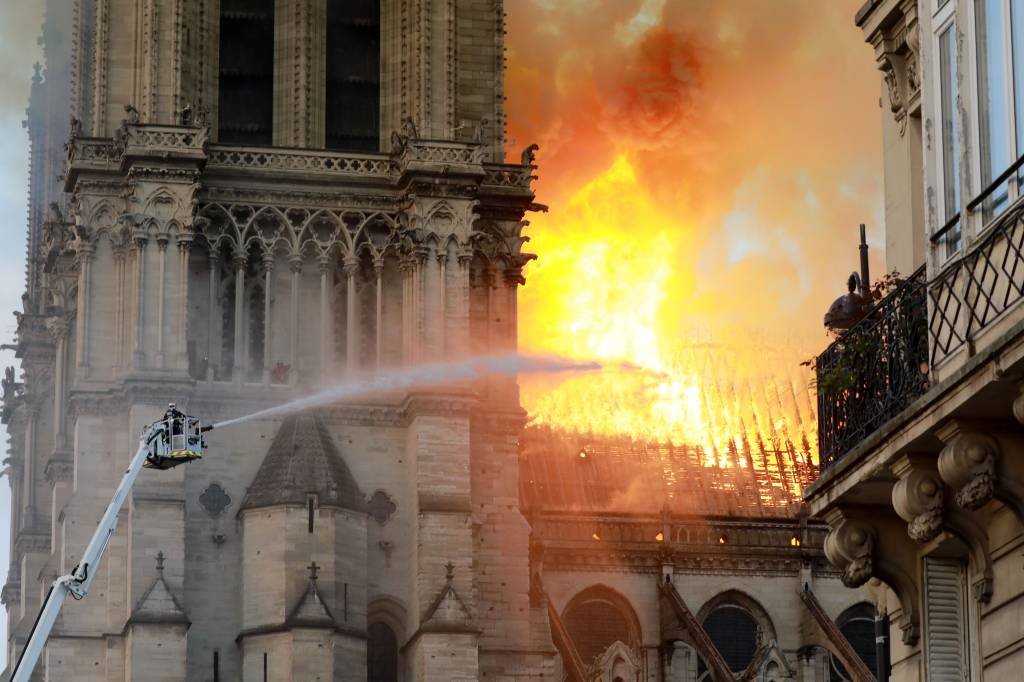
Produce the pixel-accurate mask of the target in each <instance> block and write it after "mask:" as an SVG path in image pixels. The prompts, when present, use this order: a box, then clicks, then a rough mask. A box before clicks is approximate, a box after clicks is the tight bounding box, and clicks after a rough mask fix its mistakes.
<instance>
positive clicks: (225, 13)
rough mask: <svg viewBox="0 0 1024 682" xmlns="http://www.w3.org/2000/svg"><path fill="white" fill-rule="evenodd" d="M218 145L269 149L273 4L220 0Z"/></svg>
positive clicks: (267, 0) (266, 0)
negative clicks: (264, 147)
mask: <svg viewBox="0 0 1024 682" xmlns="http://www.w3.org/2000/svg"><path fill="white" fill-rule="evenodd" d="M218 132H219V137H218V139H219V141H220V142H224V143H227V144H252V145H270V144H272V142H273V134H274V0H221V4H220V104H219V114H218Z"/></svg>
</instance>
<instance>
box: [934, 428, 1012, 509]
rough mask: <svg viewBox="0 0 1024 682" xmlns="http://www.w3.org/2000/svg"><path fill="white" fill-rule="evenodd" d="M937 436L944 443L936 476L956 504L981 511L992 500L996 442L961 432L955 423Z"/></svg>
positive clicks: (997, 455)
mask: <svg viewBox="0 0 1024 682" xmlns="http://www.w3.org/2000/svg"><path fill="white" fill-rule="evenodd" d="M938 435H939V437H940V438H942V440H943V441H945V443H946V445H945V447H943V449H942V453H941V454H940V455H939V474H940V475H941V476H942V480H944V481H945V482H946V483H947V484H948V485H949V486H950V487H952V488H953V489H954V491H956V494H955V500H956V504H957V505H958V506H961V507H963V508H964V509H969V510H976V509H979V508H981V507H983V506H984V505H985V504H987V503H988V502H989V501H991V500H992V499H993V497H994V496H995V483H996V473H995V469H996V462H997V460H998V458H999V445H998V443H997V442H996V441H995V438H993V437H992V436H991V435H988V434H987V433H983V432H981V431H966V430H963V425H962V424H959V423H957V422H953V423H951V424H949V425H947V426H945V427H943V428H942V429H940V430H939V432H938ZM1018 508H1019V507H1018Z"/></svg>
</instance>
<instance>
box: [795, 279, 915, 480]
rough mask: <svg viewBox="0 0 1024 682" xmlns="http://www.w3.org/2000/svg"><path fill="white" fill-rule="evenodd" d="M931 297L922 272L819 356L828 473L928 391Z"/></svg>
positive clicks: (821, 442) (822, 446)
mask: <svg viewBox="0 0 1024 682" xmlns="http://www.w3.org/2000/svg"><path fill="white" fill-rule="evenodd" d="M926 292H927V289H926V281H925V269H924V267H922V268H920V269H918V270H917V271H916V272H914V274H912V275H911V276H910V277H909V278H908V279H907V280H906V281H905V282H903V283H902V284H900V286H898V287H897V288H896V289H894V290H893V291H892V292H891V293H890V294H889V295H887V296H886V297H885V298H883V299H882V300H881V301H880V302H879V303H878V304H877V305H876V306H874V307H873V308H872V309H871V310H870V311H869V312H868V313H867V315H866V316H865V317H864V319H863V320H861V321H860V322H858V323H857V324H856V325H854V326H853V327H852V328H851V329H850V330H849V331H847V332H845V333H844V334H843V335H842V336H840V337H839V338H838V339H837V340H836V341H835V342H834V343H833V344H832V345H831V346H829V347H828V348H827V349H826V350H825V352H823V353H822V354H821V355H819V356H818V358H817V360H816V363H815V370H816V381H817V392H818V448H819V452H820V453H821V469H822V470H823V471H824V470H825V469H827V468H828V467H830V466H832V465H833V464H835V463H836V462H838V461H839V460H841V459H842V458H843V456H844V455H846V453H847V452H849V451H850V450H851V449H852V448H853V447H854V446H856V445H857V444H858V443H860V442H861V441H862V440H864V438H866V437H867V436H869V435H870V434H872V433H873V432H875V431H876V430H877V429H878V428H880V427H881V426H882V425H883V424H885V423H886V422H887V421H889V419H891V418H892V417H894V416H896V415H897V414H898V413H899V412H900V411H901V410H903V409H904V408H906V407H907V406H908V405H909V404H910V403H911V402H913V401H914V399H916V398H917V397H919V396H920V395H922V394H923V393H924V392H925V391H926V390H927V389H928V317H927V312H926V311H927V293H926Z"/></svg>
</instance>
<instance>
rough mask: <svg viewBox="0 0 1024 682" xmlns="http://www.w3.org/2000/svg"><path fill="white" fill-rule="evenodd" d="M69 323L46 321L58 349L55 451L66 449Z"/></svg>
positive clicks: (58, 317) (54, 379)
mask: <svg viewBox="0 0 1024 682" xmlns="http://www.w3.org/2000/svg"><path fill="white" fill-rule="evenodd" d="M68 326H69V325H68V321H67V319H66V318H64V317H61V316H56V317H51V318H49V319H47V320H46V331H47V332H49V334H50V338H51V339H53V344H54V346H55V348H56V351H55V355H56V365H55V367H54V370H53V442H54V449H57V450H59V449H62V448H64V447H65V445H66V443H65V437H64V417H65V415H64V391H65V388H64V381H65V378H66V373H67V362H66V360H67V337H68Z"/></svg>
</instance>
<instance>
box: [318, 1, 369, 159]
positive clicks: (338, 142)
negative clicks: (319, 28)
mask: <svg viewBox="0 0 1024 682" xmlns="http://www.w3.org/2000/svg"><path fill="white" fill-rule="evenodd" d="M326 62H327V64H326V66H327V101H326V111H325V116H324V120H325V123H326V126H327V130H326V135H325V143H326V146H327V148H328V149H345V150H351V151H371V152H375V151H377V150H378V149H379V147H380V0H327V59H326Z"/></svg>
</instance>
